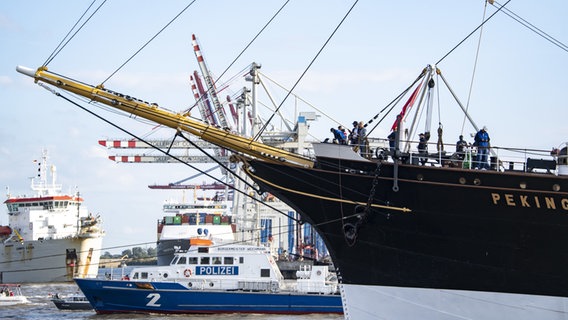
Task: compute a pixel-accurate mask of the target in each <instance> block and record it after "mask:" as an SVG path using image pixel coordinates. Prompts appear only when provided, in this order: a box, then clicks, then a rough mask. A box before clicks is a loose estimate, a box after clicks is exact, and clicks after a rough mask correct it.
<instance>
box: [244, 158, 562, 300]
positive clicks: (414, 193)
mask: <svg viewBox="0 0 568 320" xmlns="http://www.w3.org/2000/svg"><path fill="white" fill-rule="evenodd" d="M248 164H249V165H250V167H249V169H248V170H247V171H248V174H249V175H250V176H251V178H252V179H254V180H255V182H256V183H258V184H259V185H260V187H261V188H262V189H263V191H268V192H271V193H273V194H275V195H276V196H277V197H278V198H280V199H281V200H283V201H285V202H287V203H288V204H289V205H290V206H292V207H294V209H296V210H298V212H300V213H301V214H302V217H303V218H304V219H306V221H307V222H309V223H311V224H312V225H313V226H314V227H315V228H316V229H317V230H318V232H319V233H320V235H321V236H322V237H323V239H324V241H325V242H326V245H327V247H328V248H329V250H330V253H331V256H332V259H333V262H334V264H335V266H336V268H337V270H338V275H339V277H340V279H341V281H342V283H343V284H344V285H346V286H350V285H355V286H381V287H398V288H423V289H440V290H458V291H478V292H489V293H505V294H522V295H539V296H551V297H568V268H567V267H566V266H567V263H568V250H566V249H567V246H568V215H567V214H568V193H567V190H568V177H566V176H555V175H552V174H535V173H524V172H498V171H489V170H487V171H486V170H466V169H457V168H444V167H430V166H417V165H398V166H397V167H396V168H395V166H394V165H393V164H392V163H388V162H384V163H382V164H381V165H380V166H377V163H375V162H362V161H361V162H358V161H344V162H342V163H337V160H334V159H318V164H319V167H320V169H311V168H298V167H291V166H287V165H285V164H274V163H267V162H264V161H255V160H251V161H249V162H248ZM323 164H326V165H325V166H323ZM340 164H341V165H340ZM373 185H374V188H373ZM393 187H394V188H393ZM396 187H398V189H397V188H396ZM395 189H397V191H395ZM370 198H371V199H370Z"/></svg>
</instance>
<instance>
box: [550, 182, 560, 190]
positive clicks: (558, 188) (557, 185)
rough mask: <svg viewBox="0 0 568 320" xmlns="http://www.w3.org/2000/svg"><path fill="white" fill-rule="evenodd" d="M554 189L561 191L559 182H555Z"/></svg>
mask: <svg viewBox="0 0 568 320" xmlns="http://www.w3.org/2000/svg"><path fill="white" fill-rule="evenodd" d="M552 190H554V191H560V185H559V184H557V183H555V184H553V185H552Z"/></svg>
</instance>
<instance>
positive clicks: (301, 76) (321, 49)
mask: <svg viewBox="0 0 568 320" xmlns="http://www.w3.org/2000/svg"><path fill="white" fill-rule="evenodd" d="M358 2H359V0H355V2H354V3H353V5H352V6H351V8H349V10H348V11H347V13H346V14H345V16H343V18H342V19H341V21H340V22H339V24H338V25H337V27H335V29H334V30H333V32H332V33H331V35H330V36H329V37H328V38H327V40H326V41H325V43H324V44H323V46H322V47H321V48H320V50H319V51H318V53H317V54H316V55H315V57H314V58H313V59H312V61H311V62H310V63H309V64H308V66H307V67H306V69H305V70H304V72H302V74H301V75H300V77H299V78H298V80H297V81H296V83H294V85H293V86H292V88H291V89H290V91H289V92H288V94H286V96H285V97H284V99H282V102H280V105H278V107H277V108H276V111H275V112H278V110H280V108H281V107H282V105H283V104H284V102H285V101H286V100H287V99H288V97H289V96H290V94H291V93H292V91H294V89H296V86H297V85H298V84H299V83H300V81H301V80H302V78H303V77H304V75H305V74H306V73H307V72H308V70H309V69H310V68H311V66H312V65H313V64H314V62H315V61H316V59H317V58H318V57H319V55H320V54H321V53H322V51H323V49H324V48H325V47H326V46H327V44H328V43H329V41H331V38H333V36H334V35H335V33H336V32H337V30H339V27H341V25H342V24H343V22H344V21H345V19H347V17H348V16H349V14H350V13H351V11H352V10H353V8H355V5H357V3H358ZM274 115H275V113H273V114H272V115H271V116H270V118H268V121H266V123H265V124H264V126H262V128H260V130H259V131H258V133H257V134H256V136H255V137H254V139H253V141H256V140H258V138H259V137H260V135H261V134H262V133H263V132H264V130H265V129H266V127H267V125H268V124H269V123H270V121H272V118H274Z"/></svg>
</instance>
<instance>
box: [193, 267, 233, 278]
mask: <svg viewBox="0 0 568 320" xmlns="http://www.w3.org/2000/svg"><path fill="white" fill-rule="evenodd" d="M195 274H196V275H204V276H205V275H207V276H210V275H216V276H218V275H223V276H236V275H238V274H239V267H237V266H232V267H231V266H198V267H196V268H195Z"/></svg>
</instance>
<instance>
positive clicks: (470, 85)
mask: <svg viewBox="0 0 568 320" xmlns="http://www.w3.org/2000/svg"><path fill="white" fill-rule="evenodd" d="M486 13H487V1H485V6H484V8H483V18H482V19H481V21H484V20H485V14H486ZM482 35H483V27H481V28H480V29H479V39H478V40H477V50H476V51H475V62H474V63H473V72H472V73H471V82H470V83H469V93H468V95H467V101H466V103H465V113H467V112H468V111H469V102H470V100H471V93H472V92H473V81H474V79H475V71H476V70H477V60H478V59H479V48H481V37H482ZM465 119H466V116H465V114H464V116H463V120H462V127H461V130H460V134H462V135H463V130H464V127H465Z"/></svg>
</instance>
